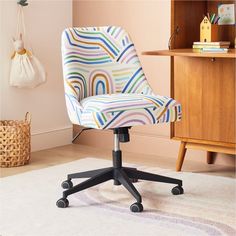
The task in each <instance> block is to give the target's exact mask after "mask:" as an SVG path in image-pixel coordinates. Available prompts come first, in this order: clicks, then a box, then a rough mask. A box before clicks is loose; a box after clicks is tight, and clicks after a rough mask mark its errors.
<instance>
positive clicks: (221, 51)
mask: <svg viewBox="0 0 236 236" xmlns="http://www.w3.org/2000/svg"><path fill="white" fill-rule="evenodd" d="M228 50H229V49H228V48H202V50H201V52H211V53H214V52H215V53H227V52H228Z"/></svg>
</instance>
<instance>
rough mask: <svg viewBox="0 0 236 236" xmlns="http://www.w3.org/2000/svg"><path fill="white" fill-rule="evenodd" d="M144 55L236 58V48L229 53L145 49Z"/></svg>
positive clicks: (189, 49)
mask: <svg viewBox="0 0 236 236" xmlns="http://www.w3.org/2000/svg"><path fill="white" fill-rule="evenodd" d="M142 55H149V56H184V57H211V58H216V57H217V58H236V49H232V48H230V49H229V51H228V52H227V53H206V52H204V53H201V52H194V51H193V49H191V48H187V49H186V48H184V49H182V48H181V49H172V50H155V51H145V52H142Z"/></svg>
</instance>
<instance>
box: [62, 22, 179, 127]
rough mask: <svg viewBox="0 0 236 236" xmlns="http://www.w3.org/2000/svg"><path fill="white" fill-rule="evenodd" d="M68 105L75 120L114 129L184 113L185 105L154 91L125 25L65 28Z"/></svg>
mask: <svg viewBox="0 0 236 236" xmlns="http://www.w3.org/2000/svg"><path fill="white" fill-rule="evenodd" d="M62 59H63V74H64V86H65V97H66V104H67V110H68V114H69V117H70V120H71V122H72V123H74V124H79V125H82V126H86V127H91V128H96V129H108V128H116V127H125V126H135V125H144V124H156V123H161V122H173V121H177V120H180V119H181V106H180V104H179V103H177V102H176V101H174V100H173V99H171V98H169V97H166V96H157V95H154V94H153V92H152V89H151V87H150V86H149V84H148V82H147V79H146V77H145V75H144V72H143V70H142V67H141V64H140V62H139V58H138V56H137V53H136V50H135V47H134V44H133V43H132V41H131V39H130V37H129V35H128V34H127V33H126V32H125V30H124V29H122V28H121V27H115V26H108V27H86V28H68V29H66V30H64V32H63V34H62Z"/></svg>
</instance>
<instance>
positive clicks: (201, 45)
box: [193, 41, 230, 53]
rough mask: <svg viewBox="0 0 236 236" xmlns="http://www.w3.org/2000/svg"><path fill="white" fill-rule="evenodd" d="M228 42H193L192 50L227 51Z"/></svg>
mask: <svg viewBox="0 0 236 236" xmlns="http://www.w3.org/2000/svg"><path fill="white" fill-rule="evenodd" d="M229 45H230V42H228V41H220V42H194V43H193V51H195V52H203V53H204V52H210V53H214V52H215V53H227V52H228V50H229Z"/></svg>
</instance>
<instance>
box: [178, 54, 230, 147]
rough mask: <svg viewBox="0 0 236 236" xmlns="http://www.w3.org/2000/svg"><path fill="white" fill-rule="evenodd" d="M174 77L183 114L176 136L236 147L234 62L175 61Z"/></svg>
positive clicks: (204, 59)
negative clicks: (235, 144)
mask: <svg viewBox="0 0 236 236" xmlns="http://www.w3.org/2000/svg"><path fill="white" fill-rule="evenodd" d="M174 75H175V78H174V94H175V99H176V100H177V101H179V102H180V103H181V104H182V111H183V118H182V121H181V122H177V123H176V124H175V135H176V136H177V137H183V138H184V137H186V138H192V139H200V140H210V141H216V142H226V143H227V142H229V143H235V77H234V75H235V60H234V59H220V58H219V59H218V58H217V59H216V60H215V61H214V62H212V61H211V60H210V59H208V58H186V57H175V61H174Z"/></svg>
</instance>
